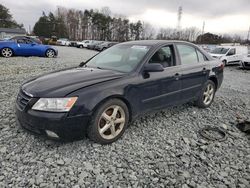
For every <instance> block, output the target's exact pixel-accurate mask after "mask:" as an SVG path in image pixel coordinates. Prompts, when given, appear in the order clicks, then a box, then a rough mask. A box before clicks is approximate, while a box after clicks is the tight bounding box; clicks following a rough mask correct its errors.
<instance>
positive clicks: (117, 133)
mask: <svg viewBox="0 0 250 188" xmlns="http://www.w3.org/2000/svg"><path fill="white" fill-rule="evenodd" d="M114 113H115V114H114ZM119 120H120V121H119ZM128 120H129V111H128V108H127V106H126V104H125V103H124V102H122V101H121V100H119V99H110V100H108V101H106V102H105V103H103V104H102V105H100V106H99V107H98V108H97V110H96V111H95V112H94V114H93V116H92V119H91V122H90V124H89V126H88V132H87V134H88V137H89V139H90V140H92V141H94V142H96V143H99V144H111V143H112V142H115V141H116V140H118V139H119V138H120V137H121V136H122V135H123V133H124V131H125V130H126V128H127V126H128ZM115 122H118V123H115ZM104 127H105V128H104Z"/></svg>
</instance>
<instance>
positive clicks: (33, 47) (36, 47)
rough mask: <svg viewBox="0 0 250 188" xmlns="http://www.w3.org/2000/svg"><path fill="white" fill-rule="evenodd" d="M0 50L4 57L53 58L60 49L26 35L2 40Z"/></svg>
mask: <svg viewBox="0 0 250 188" xmlns="http://www.w3.org/2000/svg"><path fill="white" fill-rule="evenodd" d="M0 52H1V55H2V56H3V57H12V56H39V57H49V58H52V57H56V56H57V54H58V51H57V50H56V49H55V48H53V47H52V46H48V45H43V44H39V43H37V42H36V41H34V40H31V39H29V38H25V37H20V38H16V39H11V40H7V41H0Z"/></svg>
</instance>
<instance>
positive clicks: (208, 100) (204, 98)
mask: <svg viewBox="0 0 250 188" xmlns="http://www.w3.org/2000/svg"><path fill="white" fill-rule="evenodd" d="M215 92H216V87H215V83H214V82H213V81H211V80H208V81H207V82H206V83H205V85H204V87H203V89H202V91H201V95H200V96H199V97H198V99H197V101H195V103H196V106H198V107H199V108H208V107H209V106H211V104H212V103H213V100H214V96H215Z"/></svg>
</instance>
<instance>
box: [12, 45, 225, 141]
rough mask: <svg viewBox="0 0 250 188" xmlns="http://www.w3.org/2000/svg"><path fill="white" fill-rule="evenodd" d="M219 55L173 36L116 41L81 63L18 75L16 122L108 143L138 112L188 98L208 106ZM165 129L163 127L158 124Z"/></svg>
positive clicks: (217, 80) (218, 75) (219, 76)
mask: <svg viewBox="0 0 250 188" xmlns="http://www.w3.org/2000/svg"><path fill="white" fill-rule="evenodd" d="M223 68H224V65H223V63H222V62H221V61H220V60H218V59H213V58H212V57H211V56H210V55H208V54H207V53H206V52H205V51H203V50H202V49H200V48H198V47H197V46H195V45H193V44H191V43H187V42H180V41H131V42H125V43H120V44H117V45H115V46H113V47H111V48H109V49H107V50H105V51H103V52H101V53H99V54H98V55H96V56H95V57H93V58H91V59H90V60H89V61H88V62H86V63H85V64H84V63H81V65H80V67H76V68H70V69H67V70H62V71H57V72H54V73H51V74H47V75H43V76H40V77H37V78H33V79H31V80H29V81H27V82H26V83H24V84H23V85H22V87H21V89H20V92H19V94H18V96H17V101H16V115H17V120H18V122H19V123H20V124H21V125H22V126H23V127H24V128H26V129H28V130H30V131H32V132H35V133H38V134H45V135H47V136H50V137H54V138H63V139H67V138H79V137H81V136H83V135H85V133H86V134H87V135H88V137H89V138H90V139H91V140H94V141H95V142H98V143H101V144H108V143H111V142H114V141H115V140H117V139H118V138H119V137H121V135H122V134H123V133H124V131H125V129H126V128H127V126H128V123H129V122H130V121H132V120H135V119H137V118H138V116H139V115H142V114H144V113H146V112H151V111H155V110H161V109H163V108H166V107H169V106H173V105H180V104H183V103H186V102H189V101H194V102H195V104H196V105H197V106H198V107H200V108H207V107H209V106H210V105H211V104H212V103H213V100H214V96H215V93H216V91H217V90H218V89H219V87H220V85H221V83H222V80H223ZM166 129H167V127H166Z"/></svg>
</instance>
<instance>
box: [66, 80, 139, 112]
mask: <svg viewBox="0 0 250 188" xmlns="http://www.w3.org/2000/svg"><path fill="white" fill-rule="evenodd" d="M135 80H136V77H135V76H131V77H129V76H125V77H123V78H120V79H116V80H111V81H107V82H104V83H99V84H95V85H93V86H89V87H86V88H83V89H80V90H77V91H75V92H73V93H71V94H70V95H69V96H78V100H77V102H76V104H75V106H74V107H73V109H72V110H71V112H70V115H76V114H79V113H80V114H91V113H93V112H94V110H95V108H96V107H98V105H100V104H101V103H102V102H103V101H105V100H107V99H109V98H120V99H121V100H123V101H124V102H125V103H127V105H128V106H129V108H130V110H131V112H132V113H133V114H134V110H135V106H136V105H138V104H137V103H136V100H134V99H135V97H133V96H130V93H131V92H130V91H131V88H133V87H131V86H132V84H133V82H135Z"/></svg>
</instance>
